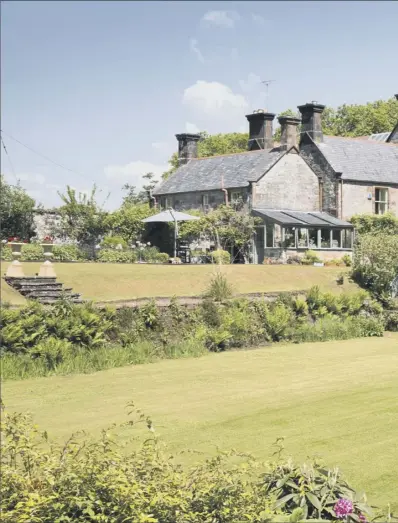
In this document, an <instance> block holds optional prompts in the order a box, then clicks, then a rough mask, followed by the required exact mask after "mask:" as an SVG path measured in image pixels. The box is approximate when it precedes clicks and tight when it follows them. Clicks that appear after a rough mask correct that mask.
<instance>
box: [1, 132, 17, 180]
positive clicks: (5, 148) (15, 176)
mask: <svg viewBox="0 0 398 523" xmlns="http://www.w3.org/2000/svg"><path fill="white" fill-rule="evenodd" d="M0 139H1V143H2V145H3V149H4V152H5V153H6V155H7V158H8V161H9V162H10V166H11V171H12V174H13V175H14V178H15V179H16V181H17V183H19V180H18V178H17V175H16V174H15V169H14V166H13V164H12V161H11V156H10V155H9V154H8V151H7V147H6V144H5V143H4V140H3V137H2V136H0Z"/></svg>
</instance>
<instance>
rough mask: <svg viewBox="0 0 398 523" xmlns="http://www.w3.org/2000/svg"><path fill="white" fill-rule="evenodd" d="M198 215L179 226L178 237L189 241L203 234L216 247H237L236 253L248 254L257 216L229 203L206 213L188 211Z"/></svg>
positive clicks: (227, 248) (257, 222)
mask: <svg viewBox="0 0 398 523" xmlns="http://www.w3.org/2000/svg"><path fill="white" fill-rule="evenodd" d="M190 214H196V215H197V216H198V215H199V216H200V220H195V221H189V222H185V223H183V224H182V225H181V226H180V238H182V239H185V240H187V241H189V242H191V241H193V240H194V239H196V238H200V236H201V235H202V236H203V235H204V236H206V237H207V238H210V239H211V240H212V241H213V242H214V243H215V244H216V247H217V249H222V250H224V251H226V250H229V249H230V248H235V249H237V251H238V253H242V254H243V255H244V256H247V255H248V252H249V250H250V244H251V241H252V238H253V235H254V232H255V228H256V226H257V225H258V224H259V223H260V222H261V220H260V219H259V218H254V217H253V216H250V215H249V214H248V213H247V212H245V211H241V210H237V209H236V208H234V207H233V206H230V205H220V206H219V207H218V208H217V209H214V210H212V211H211V212H209V213H207V214H199V213H198V212H197V211H196V212H193V211H190Z"/></svg>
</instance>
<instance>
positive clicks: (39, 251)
mask: <svg viewBox="0 0 398 523" xmlns="http://www.w3.org/2000/svg"><path fill="white" fill-rule="evenodd" d="M21 253H22V254H21V258H20V260H21V261H38V260H42V259H43V258H44V249H43V247H42V246H41V245H40V244H39V243H25V244H24V245H23V246H22V249H21Z"/></svg>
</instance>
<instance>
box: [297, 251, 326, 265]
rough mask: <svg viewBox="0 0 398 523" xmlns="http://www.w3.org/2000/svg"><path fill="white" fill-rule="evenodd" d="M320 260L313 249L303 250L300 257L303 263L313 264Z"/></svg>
mask: <svg viewBox="0 0 398 523" xmlns="http://www.w3.org/2000/svg"><path fill="white" fill-rule="evenodd" d="M321 261H322V260H321V259H320V258H319V257H318V255H317V253H316V252H315V251H305V254H304V256H303V257H302V258H301V263H302V264H303V265H313V264H314V263H320V262H321Z"/></svg>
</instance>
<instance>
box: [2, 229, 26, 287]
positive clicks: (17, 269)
mask: <svg viewBox="0 0 398 523" xmlns="http://www.w3.org/2000/svg"><path fill="white" fill-rule="evenodd" d="M24 243H27V242H26V241H22V240H21V238H19V236H13V237H11V238H8V241H7V244H9V245H10V247H11V255H12V257H13V261H12V263H11V264H10V265H9V267H8V269H7V273H6V276H7V277H9V278H23V276H24V273H23V270H22V264H21V262H20V261H19V258H20V256H21V254H22V252H21V250H22V245H23V244H24Z"/></svg>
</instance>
